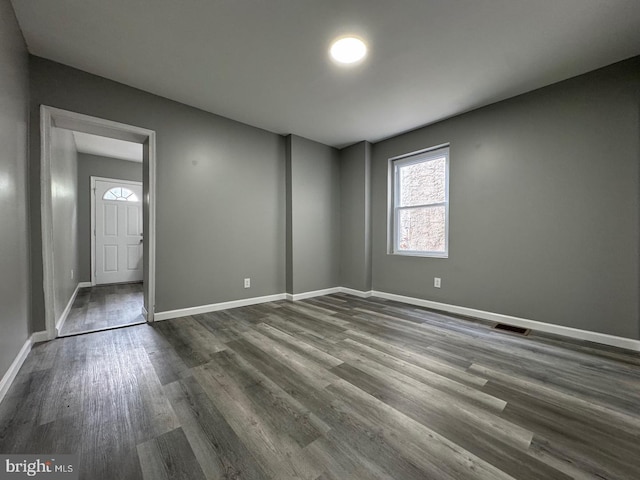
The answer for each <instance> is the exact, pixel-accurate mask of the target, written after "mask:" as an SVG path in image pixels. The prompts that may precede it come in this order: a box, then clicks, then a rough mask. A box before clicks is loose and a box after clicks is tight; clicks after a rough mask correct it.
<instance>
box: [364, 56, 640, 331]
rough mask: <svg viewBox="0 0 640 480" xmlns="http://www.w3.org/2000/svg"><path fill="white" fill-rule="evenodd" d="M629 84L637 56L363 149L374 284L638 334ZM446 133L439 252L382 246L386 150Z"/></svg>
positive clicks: (635, 155) (636, 82) (432, 141)
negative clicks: (428, 254)
mask: <svg viewBox="0 0 640 480" xmlns="http://www.w3.org/2000/svg"><path fill="white" fill-rule="evenodd" d="M639 92H640V57H637V58H634V59H631V60H628V61H626V62H622V63H619V64H616V65H613V66H611V67H608V68H605V69H601V70H598V71H595V72H591V73H588V74H586V75H582V76H580V77H576V78H574V79H570V80H567V81H565V82H562V83H559V84H555V85H552V86H550V87H546V88H544V89H541V90H538V91H535V92H532V93H529V94H526V95H522V96H519V97H516V98H513V99H511V100H507V101H504V102H500V103H498V104H494V105H492V106H489V107H485V108H482V109H479V110H476V111H473V112H470V113H467V114H464V115H461V116H458V117H455V118H452V119H449V120H446V121H443V122H440V123H438V124H434V125H431V126H428V127H426V128H422V129H419V130H416V131H413V132H410V133H407V134H405V135H400V136H397V137H395V138H392V139H389V140H386V141H384V142H380V143H378V144H376V145H374V148H373V165H372V189H373V198H372V209H373V216H372V219H373V286H374V289H375V290H380V291H384V292H391V293H396V294H401V295H409V296H412V297H418V298H424V299H429V300H434V301H437V302H444V303H449V304H454V305H461V306H465V307H471V308H476V309H481V310H487V311H491V312H499V313H503V314H508V315H515V316H519V317H524V318H528V319H533V320H539V321H543V322H548V323H552V324H557V325H565V326H569V327H576V328H581V329H585V330H592V331H596V332H603V333H609V334H613V335H620V336H623V337H629V338H639V323H638V302H639V297H638V294H639V289H640V285H639V282H638V270H639V262H638V250H639V243H638V239H639V237H638V233H639V232H638V220H639V210H638V199H639V194H640V188H639V174H640V172H639V168H638V166H639V160H640V147H639V139H640V124H639V121H638V118H639V116H638V113H639V110H638V106H639V104H640V93H639ZM446 142H450V143H451V181H450V188H451V191H450V202H451V203H450V217H451V224H450V227H451V228H450V244H449V246H450V252H449V258H448V259H438V258H415V257H401V256H393V255H387V253H386V238H387V237H386V228H387V223H386V219H387V215H386V208H387V162H388V158H390V157H393V156H396V155H400V154H403V153H408V152H412V151H416V150H419V149H423V148H426V147H430V146H433V145H439V144H442V143H446ZM435 276H437V277H441V278H442V288H441V289H435V288H433V277H435Z"/></svg>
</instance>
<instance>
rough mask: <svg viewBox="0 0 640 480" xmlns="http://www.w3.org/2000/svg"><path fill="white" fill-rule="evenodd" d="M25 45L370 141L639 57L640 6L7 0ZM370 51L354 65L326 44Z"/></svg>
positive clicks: (477, 0)
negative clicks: (349, 37) (338, 41)
mask: <svg viewBox="0 0 640 480" xmlns="http://www.w3.org/2000/svg"><path fill="white" fill-rule="evenodd" d="M12 3H13V5H14V8H15V10H16V14H17V17H18V21H19V23H20V26H21V28H22V30H23V33H24V36H25V38H26V41H27V44H28V47H29V51H30V52H31V53H33V54H35V55H38V56H41V57H45V58H49V59H52V60H55V61H57V62H61V63H64V64H67V65H71V66H73V67H77V68H79V69H82V70H85V71H88V72H91V73H95V74H97V75H101V76H103V77H107V78H110V79H113V80H116V81H119V82H122V83H125V84H127V85H131V86H134V87H137V88H140V89H143V90H147V91H149V92H152V93H156V94H158V95H162V96H164V97H167V98H171V99H173V100H177V101H180V102H183V103H186V104H188V105H193V106H195V107H198V108H201V109H204V110H208V111H210V112H214V113H217V114H220V115H223V116H225V117H229V118H233V119H236V120H239V121H241V122H245V123H248V124H251V125H255V126H258V127H262V128H264V129H267V130H270V131H273V132H276V133H295V134H297V135H301V136H304V137H307V138H310V139H314V140H317V141H320V142H323V143H326V144H329V145H334V146H344V145H347V144H350V143H353V142H357V141H360V140H369V141H378V140H381V139H383V138H386V137H389V136H392V135H395V134H397V133H400V132H403V131H406V130H409V129H413V128H415V127H418V126H420V125H425V124H429V123H432V122H435V121H438V120H441V119H443V118H447V117H450V116H452V115H456V114H458V113H461V112H465V111H468V110H471V109H473V108H476V107H479V106H482V105H487V104H489V103H493V102H495V101H497V100H501V99H504V98H508V97H511V96H514V95H517V94H520V93H524V92H527V91H530V90H533V89H535V88H539V87H542V86H544V85H548V84H550V83H554V82H557V81H559V80H563V79H566V78H569V77H572V76H575V75H578V74H581V73H584V72H587V71H589V70H593V69H595V68H598V67H602V66H605V65H608V64H611V63H614V62H616V61H619V60H623V59H625V58H629V57H632V56H635V55H638V54H640V1H639V0H394V1H392V0H315V1H314V0H269V1H265V0H207V1H203V0H180V1H176V0H153V1H151V0H108V1H105V0H82V1H78V0H12ZM347 33H353V34H357V35H359V36H361V37H362V38H364V39H366V41H367V42H368V44H369V49H370V55H369V57H368V59H367V60H366V61H365V62H363V63H362V64H359V65H357V66H355V67H351V68H344V67H342V68H340V67H338V66H336V65H334V64H333V63H332V62H331V61H330V60H329V57H328V54H327V51H328V48H329V43H330V41H331V40H332V39H333V38H334V37H336V36H338V35H343V34H347Z"/></svg>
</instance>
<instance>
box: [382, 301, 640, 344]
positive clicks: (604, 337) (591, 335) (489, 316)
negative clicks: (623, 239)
mask: <svg viewBox="0 0 640 480" xmlns="http://www.w3.org/2000/svg"><path fill="white" fill-rule="evenodd" d="M373 296H374V297H379V298H385V299H387V300H395V301H396V302H402V303H408V304H410V305H417V306H419V307H426V308H432V309H434V310H440V311H443V312H449V313H455V314H457V315H465V316H468V317H475V318H480V319H482V320H489V321H491V322H500V323H506V324H508V325H513V326H515V327H522V328H530V329H532V330H537V331H539V332H546V333H552V334H555V335H561V336H563V337H569V338H574V339H576V340H586V341H588V342H595V343H600V344H603V345H609V346H612V347H618V348H625V349H627V350H633V351H636V352H640V340H634V339H632V338H625V337H618V336H615V335H609V334H607V333H599V332H592V331H590V330H581V329H579V328H573V327H565V326H562V325H553V324H551V323H545V322H539V321H537V320H529V319H526V318H520V317H513V316H511V315H503V314H501V313H493V312H486V311H484V310H476V309H475V308H468V307H460V306H457V305H449V304H447V303H440V302H433V301H431V300H423V299H420V298H414V297H405V296H404V295H396V294H395V293H386V292H378V291H373Z"/></svg>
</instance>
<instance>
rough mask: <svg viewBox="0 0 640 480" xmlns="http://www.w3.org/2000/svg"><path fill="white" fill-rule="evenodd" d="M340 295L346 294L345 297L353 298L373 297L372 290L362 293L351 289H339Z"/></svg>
mask: <svg viewBox="0 0 640 480" xmlns="http://www.w3.org/2000/svg"><path fill="white" fill-rule="evenodd" d="M340 293H346V294H347V295H353V296H354V297H360V298H369V297H372V296H373V290H369V291H368V292H363V291H362V290H354V289H353V288H347V287H340Z"/></svg>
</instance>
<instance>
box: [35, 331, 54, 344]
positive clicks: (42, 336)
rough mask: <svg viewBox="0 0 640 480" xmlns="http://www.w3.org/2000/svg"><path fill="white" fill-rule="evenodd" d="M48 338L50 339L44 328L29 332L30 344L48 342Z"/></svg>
mask: <svg viewBox="0 0 640 480" xmlns="http://www.w3.org/2000/svg"><path fill="white" fill-rule="evenodd" d="M49 340H51V339H50V338H49V334H48V333H47V331H46V330H43V331H42V332H34V333H32V334H31V343H32V344H36V343H41V342H48V341H49Z"/></svg>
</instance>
